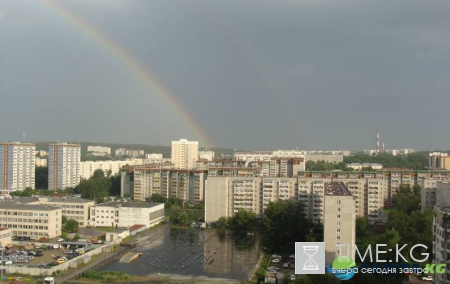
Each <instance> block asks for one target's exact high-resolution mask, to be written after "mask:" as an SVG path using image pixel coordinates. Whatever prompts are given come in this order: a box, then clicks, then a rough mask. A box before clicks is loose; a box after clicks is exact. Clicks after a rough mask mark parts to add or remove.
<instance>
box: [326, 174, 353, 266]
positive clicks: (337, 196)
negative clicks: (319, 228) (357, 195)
mask: <svg viewBox="0 0 450 284" xmlns="http://www.w3.org/2000/svg"><path fill="white" fill-rule="evenodd" d="M354 202H355V200H354V198H353V197H352V195H351V193H350V191H348V189H347V188H346V187H345V185H344V184H343V183H342V182H327V183H325V206H324V215H325V216H324V218H323V231H324V242H325V263H326V264H331V263H333V261H334V260H335V259H336V258H337V257H338V256H339V254H338V248H337V247H336V245H337V244H345V245H349V251H350V252H353V250H354V247H355V235H356V234H355V230H356V224H355V222H356V214H355V211H354V210H353V207H354ZM346 248H347V247H345V249H346Z"/></svg>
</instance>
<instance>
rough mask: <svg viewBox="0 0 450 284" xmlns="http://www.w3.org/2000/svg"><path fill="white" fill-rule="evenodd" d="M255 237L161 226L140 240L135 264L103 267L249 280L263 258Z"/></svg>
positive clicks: (126, 270)
mask: <svg viewBox="0 0 450 284" xmlns="http://www.w3.org/2000/svg"><path fill="white" fill-rule="evenodd" d="M258 247H259V246H258V238H257V237H256V236H244V237H231V236H223V235H222V236H221V235H219V234H218V232H217V231H213V230H198V229H195V230H194V229H173V228H169V227H166V228H161V229H159V230H157V231H154V232H151V233H150V234H149V236H148V237H142V238H140V239H139V240H138V246H137V247H136V249H135V250H134V251H135V252H142V253H143V254H142V256H141V257H140V258H138V259H137V260H136V261H135V262H133V263H115V264H112V265H111V266H109V267H106V268H104V269H102V270H115V271H122V272H125V273H128V274H130V275H141V276H142V275H153V274H158V273H160V274H171V275H183V276H192V277H199V276H207V277H212V278H226V279H235V280H246V279H248V277H249V274H250V272H251V270H252V269H253V268H254V267H255V265H256V264H257V262H258V259H259V257H260V251H259V249H258Z"/></svg>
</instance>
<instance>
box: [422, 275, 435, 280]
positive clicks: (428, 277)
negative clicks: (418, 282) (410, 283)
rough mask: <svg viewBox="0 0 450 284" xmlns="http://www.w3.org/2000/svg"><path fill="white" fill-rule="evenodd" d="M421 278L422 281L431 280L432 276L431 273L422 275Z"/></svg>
mask: <svg viewBox="0 0 450 284" xmlns="http://www.w3.org/2000/svg"><path fill="white" fill-rule="evenodd" d="M422 280H423V281H433V276H431V275H427V276H424V277H422Z"/></svg>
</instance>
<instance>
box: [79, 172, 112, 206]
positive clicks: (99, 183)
mask: <svg viewBox="0 0 450 284" xmlns="http://www.w3.org/2000/svg"><path fill="white" fill-rule="evenodd" d="M74 193H78V194H81V197H82V198H86V199H91V200H95V201H97V202H98V203H101V202H103V201H104V200H105V198H106V197H107V196H119V195H120V176H119V175H115V176H113V175H111V172H107V173H106V174H105V172H103V171H102V170H95V171H94V174H93V175H92V177H90V178H89V179H87V180H85V179H83V180H81V182H80V183H79V184H78V185H77V186H76V187H75V188H74Z"/></svg>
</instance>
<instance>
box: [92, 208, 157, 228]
mask: <svg viewBox="0 0 450 284" xmlns="http://www.w3.org/2000/svg"><path fill="white" fill-rule="evenodd" d="M161 221H164V203H154V202H107V203H102V204H97V205H95V206H93V207H91V215H90V220H89V223H90V225H91V226H94V227H120V228H129V227H131V226H133V225H144V226H146V227H147V228H150V227H152V226H154V225H156V224H158V223H159V222H161Z"/></svg>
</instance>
